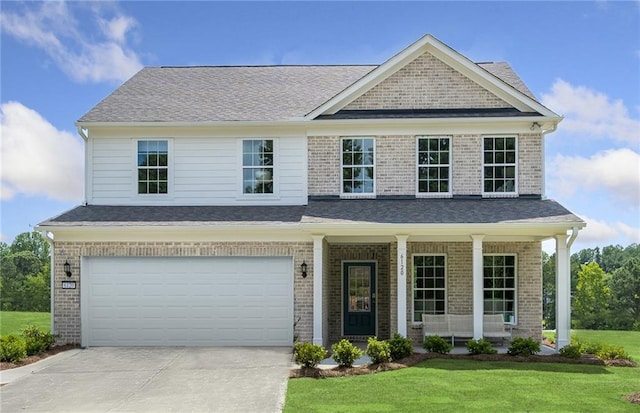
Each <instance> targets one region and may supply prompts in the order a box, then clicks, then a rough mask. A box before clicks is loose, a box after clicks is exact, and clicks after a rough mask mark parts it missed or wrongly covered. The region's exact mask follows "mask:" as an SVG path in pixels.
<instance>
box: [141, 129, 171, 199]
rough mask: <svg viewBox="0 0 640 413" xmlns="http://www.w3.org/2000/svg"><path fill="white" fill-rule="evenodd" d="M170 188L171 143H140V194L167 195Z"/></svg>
mask: <svg viewBox="0 0 640 413" xmlns="http://www.w3.org/2000/svg"><path fill="white" fill-rule="evenodd" d="M168 186H169V142H168V141H138V193H139V194H166V193H167V192H168Z"/></svg>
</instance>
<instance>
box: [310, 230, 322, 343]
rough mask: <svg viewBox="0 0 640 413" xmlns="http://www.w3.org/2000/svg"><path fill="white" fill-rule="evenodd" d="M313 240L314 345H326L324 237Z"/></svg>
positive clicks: (315, 236) (319, 236)
mask: <svg viewBox="0 0 640 413" xmlns="http://www.w3.org/2000/svg"><path fill="white" fill-rule="evenodd" d="M311 238H313V344H320V345H324V343H323V334H322V319H323V317H322V272H323V268H322V265H323V262H322V241H323V240H324V235H312V236H311Z"/></svg>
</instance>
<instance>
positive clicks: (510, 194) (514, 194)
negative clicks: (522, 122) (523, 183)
mask: <svg viewBox="0 0 640 413" xmlns="http://www.w3.org/2000/svg"><path fill="white" fill-rule="evenodd" d="M486 138H492V139H494V138H513V139H515V152H516V153H515V156H516V159H515V162H514V163H507V162H501V163H490V164H488V163H485V159H484V155H485V149H484V140H485V139H486ZM480 139H481V141H480V145H481V147H480V154H481V155H480V156H482V182H481V183H480V184H481V185H482V187H481V190H482V196H483V197H487V198H512V197H517V196H518V186H519V185H518V169H519V168H518V164H519V163H520V162H519V161H520V156H519V148H518V140H519V139H518V135H516V134H510V135H500V134H495V135H483V136H482V137H481V138H480ZM496 166H513V167H514V177H513V180H514V188H513V191H509V192H487V191H485V189H484V184H485V179H486V177H485V167H496ZM491 179H494V178H491Z"/></svg>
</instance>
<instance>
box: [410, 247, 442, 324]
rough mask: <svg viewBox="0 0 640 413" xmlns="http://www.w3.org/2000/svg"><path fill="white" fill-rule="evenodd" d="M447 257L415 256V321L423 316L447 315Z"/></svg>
mask: <svg viewBox="0 0 640 413" xmlns="http://www.w3.org/2000/svg"><path fill="white" fill-rule="evenodd" d="M446 269H447V258H446V256H445V255H414V256H413V321H418V322H420V321H422V314H445V313H446V312H447V310H446V308H447V306H446V297H447V283H446V272H447V271H446Z"/></svg>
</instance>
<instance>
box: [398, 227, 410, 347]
mask: <svg viewBox="0 0 640 413" xmlns="http://www.w3.org/2000/svg"><path fill="white" fill-rule="evenodd" d="M408 238H409V236H408V235H396V239H397V240H398V254H397V266H398V267H397V271H396V274H397V275H398V277H397V278H398V334H400V335H402V336H403V337H407V269H406V266H407V239H408Z"/></svg>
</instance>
